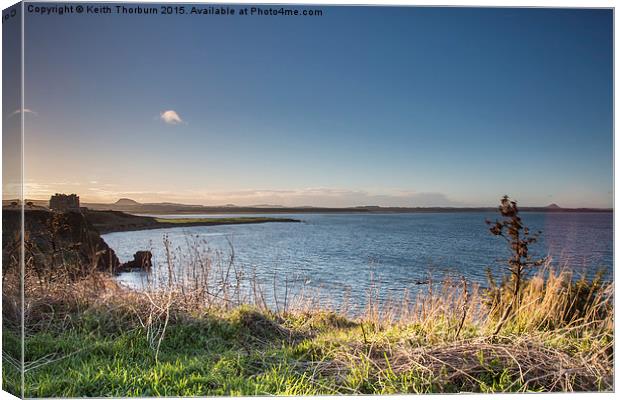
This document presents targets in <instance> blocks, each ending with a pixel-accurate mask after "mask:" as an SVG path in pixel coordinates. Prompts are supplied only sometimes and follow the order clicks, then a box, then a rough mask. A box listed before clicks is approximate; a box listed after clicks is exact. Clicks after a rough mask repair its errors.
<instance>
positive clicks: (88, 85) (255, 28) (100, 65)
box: [5, 7, 613, 207]
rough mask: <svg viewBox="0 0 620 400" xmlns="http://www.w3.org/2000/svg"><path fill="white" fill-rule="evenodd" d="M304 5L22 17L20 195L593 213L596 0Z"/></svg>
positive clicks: (605, 190) (603, 43)
mask: <svg viewBox="0 0 620 400" xmlns="http://www.w3.org/2000/svg"><path fill="white" fill-rule="evenodd" d="M323 12H324V15H323V16H322V17H281V16H280V17H271V16H263V17H257V16H228V17H221V16H220V17H214V16H189V15H183V16H168V15H166V16H164V15H158V16H121V15H99V16H86V15H81V16H76V15H63V16H37V15H27V18H26V55H25V57H26V82H25V85H26V92H25V102H26V108H28V109H30V110H32V113H27V117H26V158H27V159H26V166H25V169H26V171H25V174H26V182H27V191H28V193H27V196H28V197H31V198H45V197H46V196H47V195H48V194H49V193H52V192H56V191H64V192H77V193H79V194H80V195H81V196H82V198H83V199H84V200H87V201H89V200H90V201H114V200H116V198H118V197H131V198H134V199H136V200H138V201H145V202H148V201H180V202H186V203H196V204H225V203H234V204H265V203H269V204H284V205H323V206H348V205H351V206H354V205H367V204H378V205H398V206H431V205H465V206H476V205H494V204H496V203H497V201H498V199H499V197H500V196H501V195H503V194H509V195H511V196H512V197H514V198H516V199H517V200H519V202H520V203H521V204H523V205H546V204H549V203H552V202H555V203H558V204H560V205H562V206H565V207H576V206H593V207H611V206H612V200H613V193H612V190H613V150H612V148H613V147H612V141H613V131H612V127H613V125H612V115H613V114H612V96H613V92H612V90H613V89H612V77H613V75H612V74H613V71H612V12H611V11H610V10H567V9H563V10H552V9H482V8H470V9H451V8H414V7H410V8H398V7H394V8H384V7H365V8H353V7H324V8H323ZM7 111H8V110H5V115H7ZM166 111H174V113H168V114H165V116H166V117H168V120H167V121H166V120H165V118H162V113H164V112H166ZM176 117H178V118H180V120H175V118H176Z"/></svg>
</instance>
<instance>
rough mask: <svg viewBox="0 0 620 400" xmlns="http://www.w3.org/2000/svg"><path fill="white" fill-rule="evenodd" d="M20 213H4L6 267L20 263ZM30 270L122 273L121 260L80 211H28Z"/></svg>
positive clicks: (26, 231)
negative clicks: (58, 269)
mask: <svg viewBox="0 0 620 400" xmlns="http://www.w3.org/2000/svg"><path fill="white" fill-rule="evenodd" d="M19 231H20V211H19V210H18V209H17V210H15V209H7V208H4V209H3V211H2V248H3V257H4V258H3V259H4V260H5V262H4V263H3V264H4V265H3V267H4V268H5V269H6V268H15V267H17V266H18V265H19V264H18V262H19V261H18V260H19V247H20V246H19ZM24 231H25V234H24V245H25V255H26V268H27V269H30V268H33V269H34V270H35V271H43V270H49V269H50V268H64V269H66V270H67V272H70V273H71V274H72V275H74V276H77V275H84V274H87V273H88V272H90V271H92V270H98V271H108V272H113V273H114V272H118V271H119V270H120V268H121V264H120V262H119V260H118V257H117V256H116V254H115V253H114V250H112V249H111V248H110V247H109V246H108V245H107V244H106V243H105V241H104V240H103V239H102V238H101V236H100V234H99V231H98V230H97V229H96V228H95V227H94V226H93V225H92V224H91V223H90V222H89V221H88V220H87V219H86V218H85V217H84V216H83V215H82V214H81V213H79V212H63V213H58V212H50V211H46V210H26V211H25V212H24Z"/></svg>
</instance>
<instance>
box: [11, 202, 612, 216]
mask: <svg viewBox="0 0 620 400" xmlns="http://www.w3.org/2000/svg"><path fill="white" fill-rule="evenodd" d="M30 201H32V202H33V206H34V207H47V201H43V200H30ZM2 203H3V206H4V207H8V208H11V205H10V204H11V200H4V201H3V202H2ZM81 206H82V207H87V208H89V209H91V210H100V211H104V210H110V211H123V212H127V213H132V214H183V213H186V214H231V213H234V214H246V213H248V214H255V213H257V214H278V213H289V214H295V213H454V212H485V213H486V212H488V213H496V212H497V207H381V206H375V205H367V206H357V207H337V208H330V207H313V206H298V207H286V206H281V205H275V204H273V205H272V204H257V205H252V206H235V205H234V204H226V205H219V206H203V205H192V204H178V203H139V202H137V201H135V200H132V199H128V198H122V199H119V200H117V201H116V202H115V203H111V204H110V203H85V202H83V203H82V204H81ZM31 208H32V206H31ZM519 208H520V210H521V211H524V212H543V213H570V212H573V213H574V212H611V211H613V209H611V208H562V207H560V206H558V205H557V204H555V203H554V204H549V205H548V206H545V207H519Z"/></svg>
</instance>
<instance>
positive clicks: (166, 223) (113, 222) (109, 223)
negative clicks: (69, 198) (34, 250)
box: [84, 210, 300, 233]
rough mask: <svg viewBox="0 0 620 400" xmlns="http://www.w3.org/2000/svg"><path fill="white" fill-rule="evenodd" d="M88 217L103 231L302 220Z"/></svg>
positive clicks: (121, 214)
mask: <svg viewBox="0 0 620 400" xmlns="http://www.w3.org/2000/svg"><path fill="white" fill-rule="evenodd" d="M84 215H85V216H86V219H87V220H88V221H89V222H90V223H91V224H93V226H94V227H95V228H96V229H97V230H98V231H99V232H101V233H110V232H123V231H134V230H145V229H161V228H178V227H182V226H209V225H231V224H257V223H265V222H300V221H299V220H296V219H291V218H272V217H233V218H177V219H168V218H155V217H147V216H139V215H132V214H127V213H124V212H121V211H94V210H88V211H85V212H84Z"/></svg>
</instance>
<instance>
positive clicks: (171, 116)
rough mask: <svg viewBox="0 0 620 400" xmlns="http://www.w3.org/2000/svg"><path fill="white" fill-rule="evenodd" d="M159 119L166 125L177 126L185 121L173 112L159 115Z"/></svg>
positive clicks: (167, 111) (164, 112)
mask: <svg viewBox="0 0 620 400" xmlns="http://www.w3.org/2000/svg"><path fill="white" fill-rule="evenodd" d="M159 118H160V119H161V120H162V121H164V122H165V123H167V124H170V125H177V124H183V123H185V121H183V120H182V119H181V117H180V116H179V114H178V113H177V112H176V111H174V110H166V111H163V112H161V113H160V114H159Z"/></svg>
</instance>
